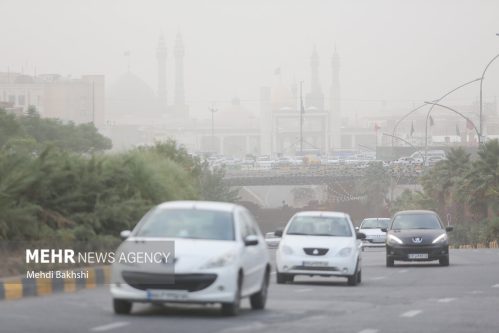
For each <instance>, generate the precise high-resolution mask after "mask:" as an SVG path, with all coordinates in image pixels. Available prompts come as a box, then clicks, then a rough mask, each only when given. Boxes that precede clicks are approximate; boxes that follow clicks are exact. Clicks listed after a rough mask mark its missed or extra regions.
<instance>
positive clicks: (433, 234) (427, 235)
mask: <svg viewBox="0 0 499 333" xmlns="http://www.w3.org/2000/svg"><path fill="white" fill-rule="evenodd" d="M444 233H445V230H444V229H407V230H390V231H389V232H388V234H392V235H395V236H397V237H398V238H400V240H401V241H402V242H404V244H411V245H429V244H432V242H433V240H434V239H435V238H437V237H438V236H440V235H441V234H444ZM413 238H422V241H421V243H416V242H414V241H413Z"/></svg>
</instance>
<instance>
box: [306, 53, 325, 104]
mask: <svg viewBox="0 0 499 333" xmlns="http://www.w3.org/2000/svg"><path fill="white" fill-rule="evenodd" d="M307 106H308V107H315V108H317V111H323V110H324V95H323V94H322V91H321V85H320V82H319V54H318V53H317V48H316V47H315V46H314V50H313V52H312V57H311V58H310V93H309V94H308V95H307Z"/></svg>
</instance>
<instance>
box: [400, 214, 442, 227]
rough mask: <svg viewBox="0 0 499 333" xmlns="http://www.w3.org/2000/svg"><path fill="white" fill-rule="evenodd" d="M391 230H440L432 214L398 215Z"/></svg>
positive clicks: (436, 218) (439, 225)
mask: <svg viewBox="0 0 499 333" xmlns="http://www.w3.org/2000/svg"><path fill="white" fill-rule="evenodd" d="M392 229H396V230H404V229H442V225H441V224H440V221H439V220H438V217H437V216H436V215H434V214H400V215H397V216H395V218H394V220H393V224H392Z"/></svg>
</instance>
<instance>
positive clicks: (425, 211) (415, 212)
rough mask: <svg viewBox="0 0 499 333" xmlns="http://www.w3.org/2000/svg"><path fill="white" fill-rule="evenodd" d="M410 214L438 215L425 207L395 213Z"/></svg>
mask: <svg viewBox="0 0 499 333" xmlns="http://www.w3.org/2000/svg"><path fill="white" fill-rule="evenodd" d="M408 214H432V215H438V214H437V213H435V212H434V211H432V210H424V209H419V210H402V211H400V212H397V213H395V215H408Z"/></svg>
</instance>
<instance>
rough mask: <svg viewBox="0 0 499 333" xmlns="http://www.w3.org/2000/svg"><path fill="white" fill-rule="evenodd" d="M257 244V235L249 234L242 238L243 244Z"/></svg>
mask: <svg viewBox="0 0 499 333" xmlns="http://www.w3.org/2000/svg"><path fill="white" fill-rule="evenodd" d="M257 244H258V236H256V235H249V236H247V237H246V238H245V239H244V245H246V246H255V245H257Z"/></svg>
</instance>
